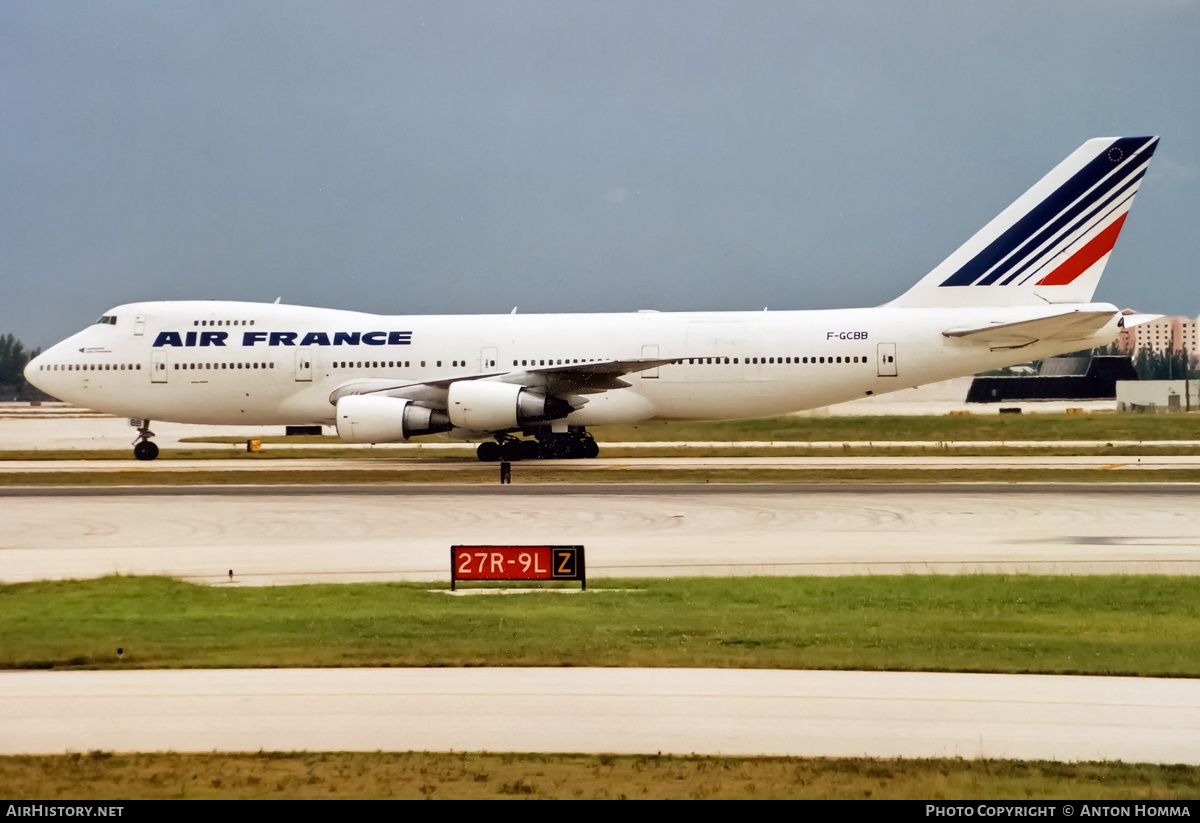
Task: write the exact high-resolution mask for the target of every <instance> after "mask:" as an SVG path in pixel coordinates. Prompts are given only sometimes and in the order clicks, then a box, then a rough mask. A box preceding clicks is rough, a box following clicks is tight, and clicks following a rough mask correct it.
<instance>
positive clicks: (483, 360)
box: [479, 346, 497, 371]
mask: <svg viewBox="0 0 1200 823" xmlns="http://www.w3.org/2000/svg"><path fill="white" fill-rule="evenodd" d="M496 357H497V355H496V347H495V346H484V347H483V348H482V349H480V350H479V370H480V371H488V370H490V369H494V368H496Z"/></svg>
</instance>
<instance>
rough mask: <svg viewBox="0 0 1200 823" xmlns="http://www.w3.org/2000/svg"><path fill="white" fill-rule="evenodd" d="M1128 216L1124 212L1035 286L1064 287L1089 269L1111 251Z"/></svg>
mask: <svg viewBox="0 0 1200 823" xmlns="http://www.w3.org/2000/svg"><path fill="white" fill-rule="evenodd" d="M1128 215H1129V212H1125V214H1122V215H1121V216H1120V217H1118V218H1117V219H1116V220H1114V221H1113V224H1112V225H1111V226H1109V227H1108V228H1107V229H1105V230H1104V231H1102V232H1100V233H1099V234H1097V235H1096V236H1095V237H1093V238H1092V239H1091V240H1090V241H1089V242H1088V244H1087V245H1086V246H1084V247H1083V248H1082V249H1080V250H1079V251H1077V252H1075V253H1074V254H1072V255H1071V256H1070V257H1068V258H1067V259H1066V260H1065V261H1063V264H1062V265H1061V266H1059V267H1058V268H1057V269H1055V270H1054V271H1052V272H1050V273H1049V274H1047V275H1046V276H1045V277H1043V278H1042V279H1041V280H1039V281H1037V283H1036V285H1038V286H1065V285H1067V284H1068V283H1070V282H1071V281H1072V280H1074V279H1075V278H1076V277H1078V276H1079V275H1081V274H1083V273H1084V272H1085V271H1087V270H1088V269H1090V268H1091V267H1092V265H1093V264H1094V263H1095V262H1096V261H1097V260H1099V259H1100V258H1101V257H1103V256H1104V255H1106V254H1108V253H1109V252H1110V251H1112V247H1113V246H1114V245H1115V244H1116V242H1117V235H1118V234H1120V233H1121V224H1122V223H1124V222H1125V218H1126V217H1127V216H1128Z"/></svg>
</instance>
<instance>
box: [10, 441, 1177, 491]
mask: <svg viewBox="0 0 1200 823" xmlns="http://www.w3.org/2000/svg"><path fill="white" fill-rule="evenodd" d="M624 445H629V444H624ZM653 445H655V446H656V447H660V448H670V446H669V445H668V446H663V445H662V444H653ZM722 445H723V446H726V447H730V448H737V447H738V445H737V444H736V443H734V444H722ZM797 447H799V448H803V444H798V445H797ZM453 448H460V447H457V446H455V447H453ZM680 448H684V447H682V446H681V447H680ZM498 466H499V464H497V463H480V462H479V461H477V460H475V459H474V457H471V456H466V457H461V456H460V457H424V458H422V457H402V458H394V457H353V458H320V457H313V458H304V457H300V458H288V459H272V458H270V457H267V456H258V457H254V458H242V459H239V458H213V459H204V460H194V459H193V460H155V461H153V462H142V461H138V460H133V459H129V460H5V461H0V474H53V473H57V472H87V473H88V474H97V475H121V474H129V475H132V474H137V475H154V474H159V475H167V474H176V473H192V472H247V473H251V474H253V473H256V472H297V473H299V472H308V473H311V472H322V473H324V474H327V475H330V476H331V477H332V478H336V476H337V475H338V474H340V473H345V472H364V471H367V472H385V471H386V472H403V473H411V474H417V475H419V474H420V473H424V472H433V471H436V472H455V473H461V474H463V475H464V477H465V476H466V475H467V474H480V475H487V476H489V477H492V476H494V475H496V474H497V472H498ZM512 469H513V472H514V477H516V478H518V480H519V479H520V478H521V477H522V476H524V477H528V478H532V479H533V480H534V481H535V482H536V479H537V473H538V471H539V470H545V469H552V470H554V471H560V472H561V471H569V472H573V473H579V474H593V475H601V474H603V473H609V472H615V473H619V472H623V471H626V472H628V471H638V472H645V471H655V472H673V471H696V470H711V471H746V470H756V471H763V470H768V471H798V470H804V471H809V472H811V471H830V472H833V471H847V470H897V469H920V470H928V471H947V470H958V471H967V470H976V471H978V470H997V469H1000V470H1014V469H1019V470H1024V471H1044V470H1058V471H1061V470H1075V471H1079V470H1097V469H1099V470H1105V471H1123V472H1130V471H1156V470H1164V469H1175V470H1179V469H1188V470H1193V471H1195V470H1200V455H1180V454H1160V455H1151V454H1146V455H1123V456H1110V455H1025V454H1018V455H957V454H944V455H936V454H935V455H878V456H840V455H821V456H816V457H813V456H803V457H797V456H775V455H770V454H764V455H758V456H752V457H692V456H679V457H670V456H668V457H607V458H606V457H599V458H596V459H594V460H531V461H523V462H517V463H513V464H512Z"/></svg>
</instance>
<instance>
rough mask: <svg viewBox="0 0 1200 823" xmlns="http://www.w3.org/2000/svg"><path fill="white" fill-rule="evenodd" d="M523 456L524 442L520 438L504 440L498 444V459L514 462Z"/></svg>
mask: <svg viewBox="0 0 1200 823" xmlns="http://www.w3.org/2000/svg"><path fill="white" fill-rule="evenodd" d="M523 457H525V444H524V443H522V442H521V441H520V440H505V441H504V442H503V443H501V444H500V459H501V460H503V461H504V462H505V463H516V462H517V461H518V460H521V459H522V458H523Z"/></svg>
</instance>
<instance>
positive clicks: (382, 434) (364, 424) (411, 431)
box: [337, 394, 451, 443]
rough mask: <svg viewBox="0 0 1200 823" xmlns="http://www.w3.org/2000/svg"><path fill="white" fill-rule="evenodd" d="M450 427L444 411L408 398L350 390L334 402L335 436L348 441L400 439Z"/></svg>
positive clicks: (371, 441) (432, 432)
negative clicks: (345, 395)
mask: <svg viewBox="0 0 1200 823" xmlns="http://www.w3.org/2000/svg"><path fill="white" fill-rule="evenodd" d="M450 429H451V424H450V418H449V416H447V414H446V413H445V412H444V411H442V410H441V409H429V408H426V407H425V406H418V405H416V404H414V403H413V402H412V401H411V400H400V399H399V398H396V397H379V396H376V395H367V394H352V395H349V396H347V397H343V398H341V399H340V400H338V402H337V433H338V437H340V438H342V439H343V440H345V441H346V442H348V443H399V442H401V441H404V440H407V439H408V438H410V437H414V436H416V435H418V434H434V433H435V432H444V431H449V430H450Z"/></svg>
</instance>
